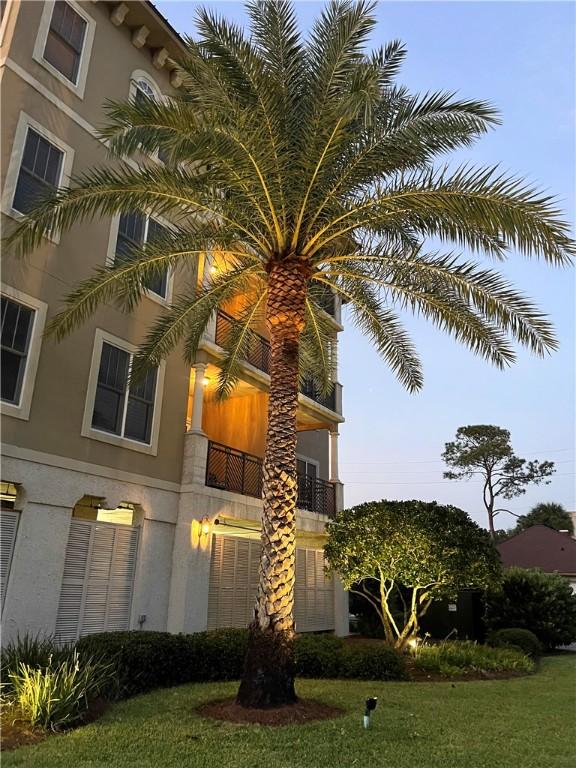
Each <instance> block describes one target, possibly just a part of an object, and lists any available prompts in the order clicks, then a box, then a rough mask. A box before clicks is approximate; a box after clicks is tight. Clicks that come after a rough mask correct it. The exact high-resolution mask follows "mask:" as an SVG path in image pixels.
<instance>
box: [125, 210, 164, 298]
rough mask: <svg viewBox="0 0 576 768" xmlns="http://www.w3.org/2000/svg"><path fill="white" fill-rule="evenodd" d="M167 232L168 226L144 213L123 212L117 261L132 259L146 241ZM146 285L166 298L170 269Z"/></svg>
mask: <svg viewBox="0 0 576 768" xmlns="http://www.w3.org/2000/svg"><path fill="white" fill-rule="evenodd" d="M166 232H167V229H166V227H163V226H162V225H161V224H159V223H158V222H157V221H154V219H151V218H149V217H148V216H145V215H144V214H142V213H124V214H122V215H121V216H120V223H119V225H118V237H117V239H116V250H115V261H116V262H118V263H121V262H123V261H124V262H125V261H130V260H131V259H132V258H133V255H134V252H135V250H137V249H140V248H142V247H143V246H144V245H145V244H146V243H152V242H154V240H158V239H159V238H161V237H162V236H163V235H165V234H166ZM145 287H146V288H147V289H148V290H149V291H152V293H154V294H156V295H157V296H160V297H161V298H162V299H165V298H166V297H167V291H168V270H164V272H163V273H162V274H160V275H156V276H155V277H153V278H151V279H150V280H149V281H148V282H147V283H145Z"/></svg>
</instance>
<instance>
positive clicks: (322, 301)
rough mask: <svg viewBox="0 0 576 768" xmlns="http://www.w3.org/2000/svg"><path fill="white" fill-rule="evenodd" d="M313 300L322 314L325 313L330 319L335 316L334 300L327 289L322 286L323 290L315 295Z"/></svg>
mask: <svg viewBox="0 0 576 768" xmlns="http://www.w3.org/2000/svg"><path fill="white" fill-rule="evenodd" d="M314 298H315V300H316V303H317V304H319V305H320V306H321V307H322V309H323V310H324V312H327V313H328V314H329V315H330V316H331V317H334V315H335V314H336V298H335V296H334V294H333V293H332V291H331V290H330V289H329V288H327V287H325V286H324V287H323V290H321V291H320V292H319V293H318V294H317V295H315V296H314Z"/></svg>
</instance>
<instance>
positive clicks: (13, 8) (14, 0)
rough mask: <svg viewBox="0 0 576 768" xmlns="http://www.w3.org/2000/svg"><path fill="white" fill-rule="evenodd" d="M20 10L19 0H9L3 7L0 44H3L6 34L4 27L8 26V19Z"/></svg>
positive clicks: (0, 23)
mask: <svg viewBox="0 0 576 768" xmlns="http://www.w3.org/2000/svg"><path fill="white" fill-rule="evenodd" d="M19 10H20V0H9V1H8V2H7V3H6V7H5V8H4V16H2V21H1V22H0V45H4V35H5V34H6V28H7V27H8V19H9V18H10V17H11V16H12V15H13V14H14V15H15V14H17V13H18V11H19Z"/></svg>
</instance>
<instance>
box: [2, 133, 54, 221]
mask: <svg viewBox="0 0 576 768" xmlns="http://www.w3.org/2000/svg"><path fill="white" fill-rule="evenodd" d="M63 162H64V152H63V151H62V150H61V149H59V148H58V147H56V146H55V145H54V144H52V143H51V142H50V141H48V139H46V138H45V137H44V136H42V135H41V134H40V133H38V131H35V130H34V129H33V128H31V127H30V126H28V128H27V130H26V140H25V142H24V150H23V152H22V159H21V161H20V170H19V172H18V179H17V181H16V187H15V189H14V199H13V201H12V208H14V210H16V211H19V212H20V213H28V212H29V211H31V210H32V209H33V208H34V207H35V206H36V205H37V204H38V202H39V201H41V200H43V199H46V198H48V197H50V196H51V195H52V194H53V193H54V192H55V190H56V189H57V187H58V185H59V184H60V179H61V176H62V166H63Z"/></svg>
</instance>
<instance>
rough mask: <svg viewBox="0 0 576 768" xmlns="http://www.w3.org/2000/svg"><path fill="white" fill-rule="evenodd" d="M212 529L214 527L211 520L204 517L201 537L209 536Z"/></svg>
mask: <svg viewBox="0 0 576 768" xmlns="http://www.w3.org/2000/svg"><path fill="white" fill-rule="evenodd" d="M211 529H212V526H211V524H210V520H209V519H208V518H207V517H203V518H202V520H200V535H201V536H208V534H209V533H210V531H211Z"/></svg>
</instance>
